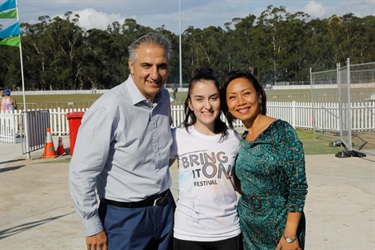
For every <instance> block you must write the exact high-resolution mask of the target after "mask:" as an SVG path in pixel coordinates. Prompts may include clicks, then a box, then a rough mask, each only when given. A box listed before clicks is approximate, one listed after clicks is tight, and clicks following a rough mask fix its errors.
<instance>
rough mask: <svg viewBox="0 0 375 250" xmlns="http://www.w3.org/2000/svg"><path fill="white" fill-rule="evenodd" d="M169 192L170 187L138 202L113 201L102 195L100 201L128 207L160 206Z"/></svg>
mask: <svg viewBox="0 0 375 250" xmlns="http://www.w3.org/2000/svg"><path fill="white" fill-rule="evenodd" d="M168 193H169V189H168V190H166V191H164V192H163V193H161V194H155V195H151V196H150V197H148V198H147V199H145V200H143V201H137V202H122V201H113V200H107V199H105V198H102V197H100V201H101V202H103V203H106V204H108V205H112V206H117V207H127V208H137V207H151V206H159V205H161V204H163V202H164V201H165V199H166V198H167V196H168Z"/></svg>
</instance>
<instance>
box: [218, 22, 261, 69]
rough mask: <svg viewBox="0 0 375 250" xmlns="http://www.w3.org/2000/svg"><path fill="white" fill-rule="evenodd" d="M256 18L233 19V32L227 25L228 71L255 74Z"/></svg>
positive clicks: (226, 51)
mask: <svg viewBox="0 0 375 250" xmlns="http://www.w3.org/2000/svg"><path fill="white" fill-rule="evenodd" d="M255 24H256V16H255V15H249V16H247V17H245V18H238V17H236V18H233V19H232V22H231V25H233V26H234V29H233V30H232V29H231V28H229V26H228V23H227V24H226V27H227V33H226V36H225V41H226V47H227V48H226V50H225V53H226V61H227V62H228V64H227V66H228V67H227V71H231V70H238V69H243V70H249V71H251V72H252V73H254V67H255V66H256V59H257V58H256V50H257V48H256V47H255V46H254V37H255V32H256V28H255Z"/></svg>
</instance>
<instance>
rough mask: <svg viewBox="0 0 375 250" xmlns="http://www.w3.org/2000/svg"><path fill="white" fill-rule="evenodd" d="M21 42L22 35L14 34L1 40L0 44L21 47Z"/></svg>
mask: <svg viewBox="0 0 375 250" xmlns="http://www.w3.org/2000/svg"><path fill="white" fill-rule="evenodd" d="M20 42H21V37H20V36H12V37H7V38H5V39H3V40H0V45H5V46H15V47H19V46H20Z"/></svg>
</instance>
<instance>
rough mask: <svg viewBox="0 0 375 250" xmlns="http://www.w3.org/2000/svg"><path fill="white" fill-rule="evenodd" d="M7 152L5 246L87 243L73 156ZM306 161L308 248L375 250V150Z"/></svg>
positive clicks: (1, 166)
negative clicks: (72, 181)
mask: <svg viewBox="0 0 375 250" xmlns="http://www.w3.org/2000/svg"><path fill="white" fill-rule="evenodd" d="M55 139H56V138H54V141H55ZM67 144H68V139H66V138H65V139H64V145H65V146H66V145H67ZM55 145H56V142H55ZM0 153H1V159H0V249H2V250H8V249H9V250H15V249H86V248H85V241H84V235H83V230H82V226H81V224H80V222H79V219H78V216H77V215H76V214H75V212H74V208H73V205H72V201H71V198H70V195H69V192H68V167H69V161H70V156H69V155H66V156H60V157H58V158H55V159H40V156H41V155H42V154H43V150H39V151H36V152H33V153H32V155H31V158H32V159H27V157H26V156H25V155H22V149H21V145H20V144H1V143H0ZM306 163H307V177H308V184H309V194H308V198H307V203H306V207H305V212H306V217H307V241H306V249H340V250H343V249H350V250H354V249H362V250H365V249H366V250H370V249H371V250H372V249H375V156H374V154H372V155H368V156H367V157H364V158H337V157H335V156H334V155H315V156H310V155H309V156H307V157H306ZM171 171H172V176H173V181H174V182H173V186H172V193H173V194H174V196H175V197H176V195H177V168H176V167H175V166H173V167H172V168H171Z"/></svg>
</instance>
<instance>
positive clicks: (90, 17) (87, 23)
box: [73, 8, 125, 30]
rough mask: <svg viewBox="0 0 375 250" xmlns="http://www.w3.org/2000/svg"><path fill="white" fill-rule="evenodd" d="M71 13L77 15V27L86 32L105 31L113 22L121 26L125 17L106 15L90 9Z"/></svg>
mask: <svg viewBox="0 0 375 250" xmlns="http://www.w3.org/2000/svg"><path fill="white" fill-rule="evenodd" d="M73 13H74V14H78V15H79V23H78V25H79V26H81V27H83V28H85V29H87V30H89V29H93V28H97V29H102V30H105V29H107V26H108V25H110V24H112V23H113V22H116V21H117V22H119V23H120V24H122V23H123V22H124V20H125V17H123V16H122V15H121V14H107V13H105V12H99V11H96V10H95V9H91V8H88V9H83V10H78V11H74V12H73Z"/></svg>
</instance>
